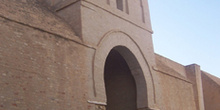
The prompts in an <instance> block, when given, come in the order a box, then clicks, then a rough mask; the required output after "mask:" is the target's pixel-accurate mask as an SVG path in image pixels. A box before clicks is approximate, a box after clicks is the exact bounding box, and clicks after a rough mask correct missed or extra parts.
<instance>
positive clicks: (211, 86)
mask: <svg viewBox="0 0 220 110" xmlns="http://www.w3.org/2000/svg"><path fill="white" fill-rule="evenodd" d="M201 74H202V84H203V94H204V104H205V110H218V109H219V108H220V104H219V102H220V79H219V78H217V77H215V76H212V75H210V74H209V73H206V72H204V71H202V73H201Z"/></svg>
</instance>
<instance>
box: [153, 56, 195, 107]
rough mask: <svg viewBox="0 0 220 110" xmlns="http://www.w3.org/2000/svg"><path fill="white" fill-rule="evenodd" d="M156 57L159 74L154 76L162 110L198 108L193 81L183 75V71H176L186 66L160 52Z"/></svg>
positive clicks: (158, 100)
mask: <svg viewBox="0 0 220 110" xmlns="http://www.w3.org/2000/svg"><path fill="white" fill-rule="evenodd" d="M155 58H156V64H157V66H156V67H154V70H155V71H156V76H157V78H154V82H155V88H156V91H155V93H156V102H157V105H158V106H159V108H160V110H197V109H196V106H195V99H194V91H193V85H192V83H191V82H190V81H189V80H188V79H187V78H186V77H183V76H182V73H181V72H183V71H176V70H177V69H178V68H184V66H182V67H181V66H180V64H178V63H175V62H173V61H171V60H169V59H167V58H165V57H162V56H160V55H158V54H156V55H155ZM170 65H173V66H170ZM175 67H178V68H177V69H175ZM184 74H185V73H184Z"/></svg>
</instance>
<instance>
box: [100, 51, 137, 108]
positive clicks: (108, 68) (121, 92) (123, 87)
mask: <svg viewBox="0 0 220 110" xmlns="http://www.w3.org/2000/svg"><path fill="white" fill-rule="evenodd" d="M104 80H105V88H106V96H107V106H106V110H136V109H137V91H136V90H137V89H136V84H135V79H134V77H133V75H132V72H131V70H130V68H129V65H128V64H127V62H126V60H125V59H124V57H123V56H122V55H121V54H120V53H119V52H118V51H117V50H116V49H112V50H111V51H110V53H109V55H108V57H107V59H106V62H105V69H104Z"/></svg>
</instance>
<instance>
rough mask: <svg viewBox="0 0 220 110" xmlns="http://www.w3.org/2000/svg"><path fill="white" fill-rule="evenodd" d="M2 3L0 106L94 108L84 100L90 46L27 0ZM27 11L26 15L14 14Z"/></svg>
mask: <svg viewBox="0 0 220 110" xmlns="http://www.w3.org/2000/svg"><path fill="white" fill-rule="evenodd" d="M4 3H8V4H4ZM6 5H7V7H9V8H5V10H1V11H0V109H1V110H89V109H91V110H93V109H94V107H95V106H94V105H92V104H88V103H87V99H88V93H87V91H88V90H87V89H88V87H87V85H88V84H87V83H88V82H87V78H88V74H89V73H91V71H92V70H91V65H92V63H91V62H92V55H93V54H94V50H93V49H92V48H89V47H87V46H85V45H83V44H81V43H80V40H79V39H78V37H77V36H75V35H74V33H72V31H71V29H70V28H67V27H68V25H66V26H65V25H64V24H65V23H64V22H62V21H59V18H56V16H52V17H51V16H50V15H51V12H50V11H47V10H44V11H43V13H42V11H40V10H41V8H40V7H35V6H37V5H32V4H31V3H30V4H28V3H24V4H22V3H20V2H18V3H16V1H13V2H11V3H10V1H2V2H1V8H2V7H4V6H6ZM10 7H13V8H10ZM28 7H29V10H25V9H26V8H28ZM30 7H32V8H30ZM38 8H40V9H38ZM10 9H12V10H10ZM13 9H19V10H14V11H13ZM27 11H29V15H28V14H27V16H20V15H17V16H14V15H12V14H13V12H16V13H14V14H22V13H23V12H24V13H25V12H27ZM34 12H35V13H38V14H37V15H35V16H34V15H32V13H34ZM6 13H7V14H6ZM30 13H31V14H30ZM33 17H35V18H34V19H32V18H33ZM41 17H45V18H41ZM25 19H27V20H25ZM30 19H32V20H30ZM43 19H47V20H46V21H41V20H43ZM56 19H58V20H56ZM58 21H59V22H58ZM39 22H42V23H43V24H42V25H39V24H38V23H39ZM50 23H51V24H50ZM53 23H55V24H53ZM44 25H47V27H42V26H44ZM51 25H56V26H51ZM61 29H64V30H61ZM74 39H78V40H74ZM85 73H88V74H85Z"/></svg>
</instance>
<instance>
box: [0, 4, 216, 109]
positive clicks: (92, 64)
mask: <svg viewBox="0 0 220 110" xmlns="http://www.w3.org/2000/svg"><path fill="white" fill-rule="evenodd" d="M119 2H120V0H119ZM121 3H122V4H118V3H117V2H116V0H0V110H111V108H109V107H108V105H106V104H108V103H107V102H108V101H109V100H110V99H111V98H112V97H113V96H111V94H110V95H106V91H107V89H106V84H105V82H106V81H107V80H110V81H108V87H113V86H112V85H117V88H110V89H111V90H109V91H110V92H111V91H112V93H114V94H117V93H118V94H119V93H122V94H126V95H121V96H123V98H121V100H122V99H126V98H130V99H131V100H132V101H131V102H132V104H134V105H135V106H133V107H134V108H137V110H204V108H203V107H204V106H205V109H207V110H217V109H218V108H220V107H219V104H218V103H219V101H220V100H219V99H220V98H219V96H220V92H219V86H220V83H219V82H220V79H219V78H215V77H213V76H210V75H209V74H208V73H205V72H203V71H201V70H200V68H199V66H198V65H197V66H196V65H189V66H183V65H181V64H178V63H176V62H174V61H172V60H169V59H167V58H164V57H163V56H160V55H157V54H155V53H154V50H153V43H152V36H151V34H152V29H151V24H150V16H149V9H148V3H147V0H122V1H121ZM49 9H50V10H49ZM111 51H115V52H117V53H118V54H119V55H118V56H117V55H116V56H113V57H112V59H118V58H119V56H120V58H119V60H117V61H120V62H118V63H114V62H113V60H108V61H107V58H108V57H109V56H111V54H110V52H111ZM122 60H123V62H122ZM115 62H116V61H115ZM105 65H108V66H107V67H108V68H107V67H106V68H105ZM125 65H126V66H125ZM109 68H110V69H109ZM117 72H118V74H117ZM105 73H112V74H110V76H112V77H115V78H116V79H117V82H115V81H112V80H111V79H107V78H109V77H107V76H106V74H105ZM127 73H129V74H130V76H129V77H130V78H127V77H128V76H127ZM121 74H123V75H121ZM132 78H134V81H133V82H134V83H132V84H133V85H131V84H130V83H126V81H127V80H129V79H132ZM122 79H125V80H122ZM111 81H112V82H111ZM121 81H123V82H121ZM123 85H124V86H125V85H126V87H123ZM120 86H121V87H120ZM126 88H127V89H126ZM128 88H130V89H132V90H133V89H136V90H134V91H133V92H132V91H131V90H128ZM119 89H121V90H120V91H119V92H117V91H116V90H119ZM109 91H107V92H109ZM131 92H132V93H131ZM203 93H204V94H203ZM203 96H204V99H203ZM109 97H111V98H109ZM114 99H115V100H117V97H114ZM123 101H127V100H122V101H121V103H120V102H119V105H120V104H121V105H122V106H123V104H127V102H126V103H122V102H123ZM203 101H204V104H203ZM109 102H110V101H109ZM109 105H110V104H109ZM116 109H118V108H116ZM114 110H115V109H114Z"/></svg>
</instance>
